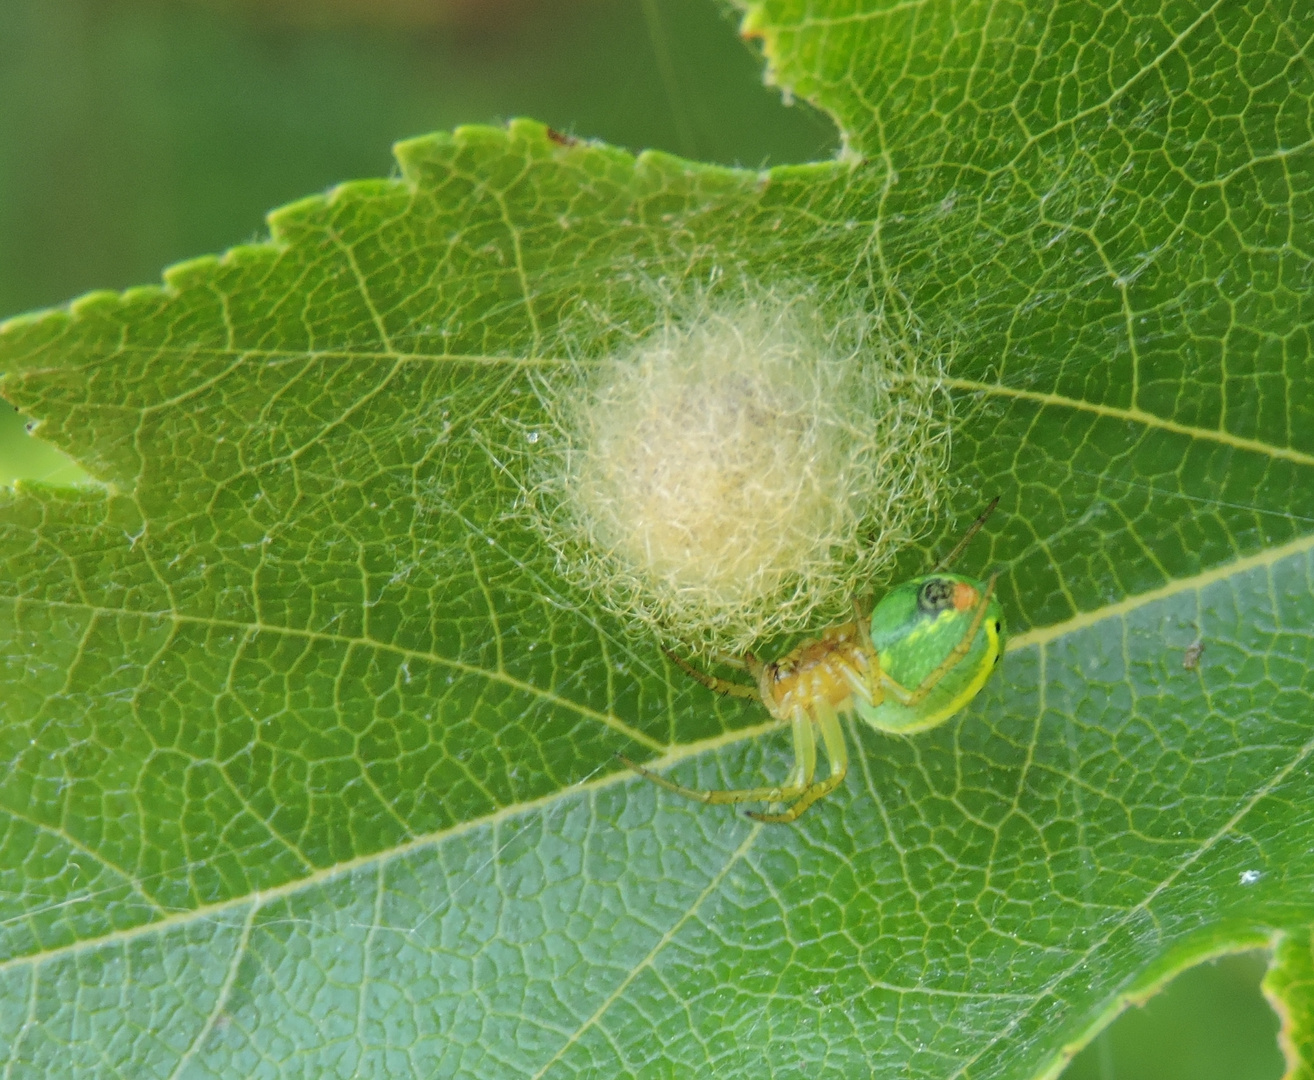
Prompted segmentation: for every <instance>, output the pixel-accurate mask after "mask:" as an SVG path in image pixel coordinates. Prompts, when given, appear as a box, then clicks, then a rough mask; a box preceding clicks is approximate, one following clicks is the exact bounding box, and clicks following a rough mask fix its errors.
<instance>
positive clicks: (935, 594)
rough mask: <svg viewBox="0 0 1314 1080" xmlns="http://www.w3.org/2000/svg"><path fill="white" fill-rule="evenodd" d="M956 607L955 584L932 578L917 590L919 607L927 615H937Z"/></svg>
mask: <svg viewBox="0 0 1314 1080" xmlns="http://www.w3.org/2000/svg"><path fill="white" fill-rule="evenodd" d="M953 606H954V583H953V582H952V581H946V580H945V579H944V578H931V579H930V581H927V582H925V583H924V584H923V585H922V587H921V588H920V589H918V590H917V607H918V608H919V609H921V610H922V611H923V612H925V613H926V614H927V615H936V614H939V613H940V612H941V611H944V610H945V608H950V607H953Z"/></svg>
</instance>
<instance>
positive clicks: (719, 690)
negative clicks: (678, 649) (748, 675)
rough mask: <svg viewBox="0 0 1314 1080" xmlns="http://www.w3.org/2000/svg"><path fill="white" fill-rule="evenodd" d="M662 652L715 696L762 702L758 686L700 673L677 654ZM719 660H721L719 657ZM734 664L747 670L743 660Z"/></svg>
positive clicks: (725, 661) (667, 651)
mask: <svg viewBox="0 0 1314 1080" xmlns="http://www.w3.org/2000/svg"><path fill="white" fill-rule="evenodd" d="M662 652H663V653H664V654H665V656H666V659H667V660H669V661H670V662H671V663H672V664H674V665H675V666H676V667H678V668H679V669H680V670H681V671H683V672H684V673H685V674H686V675H688V676H689V677H690V678H691V679H695V680H697V681H698V682H700V683H702V684H703V685H704V686H705V687H707V689H709V690H711V691H712V692H713V693H715V694H729V695H730V696H731V697H737V698H748V699H749V700H751V701H761V700H762V697H761V695H760V694H758V692H757V687H756V686H745V685H744V684H743V683H737V682H735V681H733V680H732V679H718V678H717V677H716V676H715V675H708V674H707V673H706V672H704V671H699V670H698V669H697V668H696V667H694V666H693V665H692V664H691V663H689V661H688V660H685V659H683V658H682V657H679V656H676V655H675V653H673V652H671V651H670V650H669V649H662ZM718 659H721V658H720V657H718ZM722 662H723V663H728V662H729V661H727V660H722ZM734 664H735V666H737V667H740V668H741V669H745V670H746V669H747V665H746V664H745V662H744V661H742V660H735V661H734Z"/></svg>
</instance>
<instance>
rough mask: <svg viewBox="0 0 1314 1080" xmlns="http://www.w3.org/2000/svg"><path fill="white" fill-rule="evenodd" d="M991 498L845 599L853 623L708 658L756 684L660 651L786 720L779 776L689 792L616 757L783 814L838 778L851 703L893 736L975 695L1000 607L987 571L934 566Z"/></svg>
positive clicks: (997, 636)
mask: <svg viewBox="0 0 1314 1080" xmlns="http://www.w3.org/2000/svg"><path fill="white" fill-rule="evenodd" d="M998 502H999V499H998V497H996V498H995V499H994V500H993V501H992V502H991V503H990V505H989V506H987V507H986V509H985V512H984V513H983V514H982V515H981V516H980V517H979V518H977V519H976V521H975V522H973V524H972V526H971V528H969V529H968V530H967V533H966V535H964V537H963V538H962V540H960V541H959V542H958V546H957V547H955V548H954V550H953V551H952V552H950V554H949V556H948V557H947V558H945V559H944V560H942V561H941V562H940V563H939V564H938V565H937V566H936V568H935V569H934V570H933V571H932V572H931V573H930V574H927V575H925V576H923V577H918V578H913V579H912V580H911V581H906V582H904V583H903V584H902V585H899V586H896V587H895V588H893V589H891V590H890V591H889V592H888V593H886V594H885V596H884V597H883V598H882V599H881V601H880V603H879V604H877V605H876V606H875V608H874V609H873V610H872V612H871V614H870V615H864V614H863V613H862V610H861V608H860V606H859V605H858V603H857V601H855V602H854V605H853V607H854V615H855V618H854V620H853V621H852V622H848V623H844V624H843V625H841V626H832V627H830V628H829V629H828V630H826V631H825V632H824V633H823V634H822V635H821V637H820V638H819V639H816V640H808V641H804V642H803V643H802V644H801V645H799V646H798V647H797V648H795V649H793V650H792V651H791V652H788V653H786V654H785V655H784V656H782V657H781V658H780V659H779V660H776V661H774V662H772V663H763V662H762V661H761V660H759V659H758V658H757V657H755V656H754V655H753V654H752V653H745V654H744V655H743V656H741V657H730V656H720V657H717V660H718V661H719V662H721V663H723V664H725V665H726V666H728V667H733V668H736V669H738V670H740V671H745V672H747V673H748V674H749V675H751V676H752V677H753V679H754V681H755V682H756V685H755V686H748V685H745V684H743V683H739V682H735V681H733V680H731V679H720V678H717V677H716V676H713V675H708V674H706V673H705V672H702V671H699V670H698V669H697V668H695V667H693V666H692V665H691V664H690V663H688V661H686V660H683V659H681V658H680V657H678V656H676V655H675V654H673V653H671V652H667V651H666V650H663V652H666V655H667V657H668V658H669V659H670V660H671V661H672V662H673V663H674V664H675V665H676V666H678V667H679V668H680V669H681V670H682V671H684V672H685V673H686V674H688V675H690V676H692V677H693V678H694V679H696V680H698V682H700V683H702V685H703V686H705V687H707V688H708V689H709V690H712V691H714V692H716V693H718V694H729V695H731V696H733V697H739V698H751V699H752V700H754V701H759V702H761V703H762V704H763V705H764V706H766V709H767V712H769V713H770V714H771V715H772V716H773V717H774V718H775V719H777V720H779V721H781V722H788V723H789V725H790V729H791V731H792V733H793V738H794V765H793V768H792V769H790V771H789V775H788V777H787V778H786V779H785V782H784V783H783V784H780V785H777V786H768V787H754V788H737V789H732V790H710V791H709V790H698V789H695V788H687V787H683V786H682V785H680V784H677V783H675V782H674V781H672V780H667V779H666V778H665V777H663V776H658V775H657V774H656V773H653V772H651V771H650V770H648V769H646V768H644V767H643V766H642V765H638V764H636V763H635V762H633V761H631V760H630V759H629V758H627V757H625V756H624V755H620V754H618V755H617V756H618V757H619V758H620V759H621V761H623V762H624V763H625V764H626V765H627V766H629V767H630V768H631V769H633V770H634V771H635V772H636V773H638V774H639V775H640V776H643V777H646V778H647V779H649V780H651V781H652V782H653V783H655V784H660V785H661V786H662V787H664V788H666V789H667V790H669V791H674V792H676V793H677V794H679V795H683V796H685V797H686V798H690V799H697V800H698V801H699V802H704V803H716V804H719V803H744V802H762V803H767V804H776V805H783V806H784V809H782V810H779V811H777V812H769V811H761V810H749V811H747V812H746V813H747V815H748V816H749V817H750V818H753V819H755V820H757V821H766V822H790V821H795V820H797V818H798V817H799V815H800V814H802V813H803V811H805V810H806V809H807V808H808V807H809V806H811V805H812V804H813V803H815V802H816V801H817V800H818V799H820V798H823V797H824V796H825V795H827V794H829V793H830V792H832V791H834V790H835V788H837V787H838V786H839V785H840V783H841V782H842V781H843V780H844V774H845V773H846V772H847V771H848V767H849V754H848V748H847V747H846V745H845V742H844V732H843V730H842V729H841V727H840V717H842V716H847V715H850V714H852V713H857V714H858V716H859V717H861V718H862V719H863V720H865V721H866V722H867V723H868V724H870V725H871V726H872V727H874V728H875V729H876V730H877V731H887V732H894V733H897V734H901V735H906V734H911V733H912V732H916V731H925V730H926V729H928V728H932V727H935V726H936V725H937V724H942V723H944V721H946V720H948V719H949V718H950V717H951V716H953V715H954V713H956V712H958V711H959V710H960V709H962V708H963V706H965V705H966V704H967V703H968V702H969V701H971V700H972V698H974V697H976V695H977V694H978V693H979V692H980V690H981V687H983V686H984V685H985V683H986V680H987V679H988V678H989V677H990V674H991V672H993V671H994V669H995V667H996V666H997V665H998V664H999V660H1000V658H1001V657H1002V656H1003V654H1004V641H1005V633H1006V631H1005V628H1004V610H1003V607H1002V605H1001V604H1000V603H999V598H998V597H997V596H995V579H996V577H997V575H994V574H992V575H991V576H990V579H989V581H987V582H985V583H982V582H980V581H978V580H976V579H975V578H970V577H965V576H963V575H961V574H950V573H945V572H943V569H944V567H946V566H949V565H952V563H953V562H954V560H955V559H956V558H957V557H958V555H959V554H960V553H961V552H962V550H963V548H965V547H966V546H967V544H968V542H969V541H970V540H971V539H972V537H973V536H975V535H976V533H977V530H979V529H980V528H981V526H982V525H984V524H985V522H986V519H987V518H988V517H989V516H990V514H991V512H992V511H993V510H994V508H995V506H996V505H997V504H998ZM818 732H820V735H821V741H822V743H824V744H825V747H826V756H827V758H828V759H829V760H830V775H829V776H827V777H825V778H824V779H817V775H816V773H817V734H818Z"/></svg>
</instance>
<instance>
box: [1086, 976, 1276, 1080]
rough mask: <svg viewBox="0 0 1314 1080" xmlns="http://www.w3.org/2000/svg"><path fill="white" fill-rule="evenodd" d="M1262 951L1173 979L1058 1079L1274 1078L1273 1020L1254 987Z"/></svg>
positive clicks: (1125, 1016) (1126, 1015) (1130, 1011)
mask: <svg viewBox="0 0 1314 1080" xmlns="http://www.w3.org/2000/svg"><path fill="white" fill-rule="evenodd" d="M1267 963H1268V956H1267V954H1266V953H1260V952H1252V953H1239V954H1236V955H1233V956H1224V957H1222V958H1220V959H1219V960H1217V961H1214V962H1211V963H1205V964H1200V965H1199V966H1197V967H1193V968H1191V969H1190V970H1188V971H1184V972H1183V973H1182V974H1181V975H1179V976H1177V978H1175V979H1174V980H1173V981H1172V982H1171V983H1169V984H1168V986H1167V987H1166V988H1165V989H1164V990H1163V991H1161V992H1160V993H1158V994H1156V995H1155V996H1154V997H1152V998H1151V999H1150V1000H1149V1001H1147V1002H1146V1003H1145V1005H1144V1006H1143V1007H1141V1008H1137V1007H1135V1006H1133V1007H1132V1008H1130V1009H1128V1010H1127V1011H1126V1012H1125V1013H1123V1014H1122V1015H1121V1016H1120V1017H1118V1019H1117V1020H1115V1021H1114V1022H1113V1023H1112V1024H1110V1025H1109V1027H1108V1028H1107V1029H1106V1030H1105V1031H1103V1032H1102V1033H1101V1034H1100V1035H1098V1036H1097V1037H1096V1038H1095V1040H1094V1041H1093V1042H1092V1043H1091V1044H1090V1045H1089V1046H1087V1047H1086V1049H1084V1050H1083V1051H1082V1052H1081V1053H1080V1054H1078V1055H1077V1056H1076V1057H1075V1058H1074V1059H1073V1061H1072V1064H1071V1065H1069V1066H1068V1068H1067V1069H1066V1070H1065V1071H1064V1073H1063V1080H1278V1078H1279V1077H1280V1076H1281V1075H1282V1070H1283V1061H1282V1053H1281V1051H1280V1050H1279V1049H1278V1044H1277V1032H1278V1019H1277V1016H1276V1015H1274V1013H1273V1010H1272V1009H1271V1008H1270V1007H1269V1005H1268V1002H1267V1001H1265V1000H1264V997H1263V995H1262V994H1261V993H1260V990H1259V980H1260V979H1261V978H1263V975H1264V970H1265V967H1266V965H1267Z"/></svg>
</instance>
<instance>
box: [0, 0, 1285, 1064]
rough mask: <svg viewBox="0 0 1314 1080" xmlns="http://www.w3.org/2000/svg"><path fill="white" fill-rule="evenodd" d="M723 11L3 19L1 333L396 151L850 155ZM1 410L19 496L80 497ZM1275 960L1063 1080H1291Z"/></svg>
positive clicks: (724, 159)
mask: <svg viewBox="0 0 1314 1080" xmlns="http://www.w3.org/2000/svg"><path fill="white" fill-rule="evenodd" d="M735 18H736V16H735V13H734V12H733V11H732V10H730V9H729V8H727V7H725V6H718V4H717V3H716V2H715V0H0V318H4V317H6V316H8V315H12V314H17V313H19V312H22V311H25V310H30V309H32V308H38V307H45V306H49V305H53V304H59V303H62V302H64V301H66V300H68V299H70V298H72V297H74V296H77V295H78V294H80V293H83V292H86V291H88V290H91V289H98V288H108V289H122V288H125V287H127V286H130V285H140V284H147V283H151V282H156V281H158V280H159V274H160V270H161V269H162V268H163V267H165V266H167V265H169V264H170V263H173V262H177V261H179V260H182V259H186V258H190V257H192V256H196V255H201V254H205V253H209V252H217V251H222V250H223V249H224V248H226V247H229V246H231V245H233V244H237V243H243V242H246V241H250V240H255V239H259V238H260V237H261V236H262V235H263V234H264V226H263V217H264V213H265V211H267V210H268V209H270V208H271V207H275V206H278V205H280V204H282V203H287V202H290V201H292V200H294V199H297V198H300V197H301V196H303V195H306V194H308V193H311V192H315V191H321V190H323V189H324V188H327V187H330V186H331V185H333V184H335V183H337V182H339V181H342V180H349V179H354V178H358V177H371V176H379V175H387V174H389V173H392V172H394V166H393V161H392V157H391V154H390V151H389V147H390V146H391V144H392V143H393V142H395V141H396V140H398V139H402V138H406V137H407V136H411V135H418V134H421V133H423V132H426V131H433V130H436V129H442V128H451V127H453V126H455V125H457V124H462V123H500V122H502V121H503V120H505V119H507V118H509V117H513V116H522V115H524V116H532V117H534V118H536V119H538V120H542V121H545V122H547V123H549V124H551V125H552V126H554V127H556V128H558V129H560V130H562V131H566V132H571V133H573V134H575V135H578V136H580V137H586V138H599V139H604V140H606V141H607V142H610V143H614V144H617V145H620V146H625V147H629V148H631V149H633V150H641V149H643V148H645V147H656V148H659V149H662V150H668V151H670V152H672V153H677V154H682V155H684V156H686V157H691V158H697V159H700V160H706V161H716V162H721V163H724V164H738V165H745V166H750V167H758V166H761V165H764V164H780V163H785V162H796V161H809V160H814V159H817V158H825V157H829V156H832V155H833V154H834V152H835V150H836V148H837V145H838V140H837V138H836V134H835V130H834V128H833V126H832V125H831V124H830V123H829V121H828V120H826V119H825V117H823V116H821V115H819V114H817V113H816V112H814V111H813V110H811V109H809V108H807V107H806V106H802V105H798V106H793V107H786V106H785V105H784V104H783V103H782V101H781V98H780V94H779V93H778V92H776V91H774V90H771V89H769V88H766V87H764V86H763V85H762V79H761V68H762V65H761V62H760V60H759V59H758V58H757V57H756V56H755V55H754V54H753V52H752V50H751V49H750V48H749V47H747V46H745V45H744V43H742V42H740V41H739V40H738V39H737V37H736V34H735V32H734V27H735ZM81 475H82V474H81V473H80V470H78V469H77V468H76V467H75V466H73V465H72V464H71V463H69V462H67V461H66V460H64V459H63V458H62V457H61V456H60V455H58V454H57V453H56V452H55V451H53V450H51V449H50V448H49V447H46V446H45V445H44V444H43V443H41V442H39V441H38V440H35V439H32V438H30V437H28V436H27V435H26V434H25V431H24V424H23V420H22V418H21V417H19V416H18V415H17V414H15V413H13V411H12V410H10V409H9V407H8V406H5V405H3V403H0V483H12V482H13V480H14V479H16V478H25V479H37V480H47V481H52V482H71V481H76V480H77V479H79V478H80V477H81ZM1262 973H1263V959H1262V958H1261V957H1259V956H1256V955H1253V954H1251V955H1246V956H1239V957H1228V958H1226V959H1224V960H1221V961H1219V962H1217V963H1215V964H1205V965H1202V966H1200V967H1198V968H1195V969H1193V970H1191V971H1189V972H1187V973H1185V974H1184V975H1182V976H1181V977H1179V978H1178V979H1177V980H1176V981H1175V982H1174V983H1173V984H1172V985H1171V986H1170V987H1169V988H1168V989H1167V990H1166V991H1165V992H1164V993H1162V994H1160V995H1158V996H1157V997H1155V998H1154V999H1153V1000H1152V1001H1151V1002H1150V1003H1149V1004H1148V1005H1147V1006H1146V1007H1145V1008H1143V1009H1133V1010H1131V1011H1130V1012H1128V1013H1127V1014H1125V1015H1124V1016H1123V1017H1122V1018H1120V1019H1119V1020H1118V1021H1117V1022H1116V1023H1115V1024H1114V1025H1113V1026H1112V1027H1111V1028H1110V1029H1109V1030H1108V1031H1107V1032H1105V1034H1104V1035H1103V1036H1101V1037H1100V1038H1099V1039H1098V1040H1097V1041H1096V1042H1095V1043H1094V1044H1093V1045H1092V1046H1090V1047H1088V1048H1087V1049H1086V1050H1085V1051H1084V1052H1083V1053H1082V1054H1081V1055H1080V1056H1079V1057H1078V1058H1077V1059H1076V1060H1075V1061H1074V1062H1073V1063H1072V1065H1071V1066H1070V1067H1069V1069H1068V1071H1067V1072H1066V1073H1065V1077H1066V1080H1276V1078H1277V1077H1279V1076H1280V1075H1281V1072H1282V1060H1281V1056H1280V1054H1279V1053H1278V1050H1277V1044H1276V1041H1275V1034H1276V1031H1277V1019H1276V1017H1275V1016H1274V1014H1273V1013H1272V1011H1271V1010H1270V1009H1269V1007H1268V1005H1267V1004H1266V1003H1265V1001H1264V1000H1263V998H1262V997H1261V995H1260V994H1259V990H1258V983H1259V979H1260V976H1261V975H1262Z"/></svg>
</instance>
